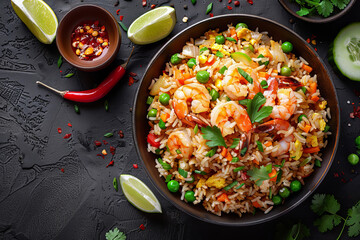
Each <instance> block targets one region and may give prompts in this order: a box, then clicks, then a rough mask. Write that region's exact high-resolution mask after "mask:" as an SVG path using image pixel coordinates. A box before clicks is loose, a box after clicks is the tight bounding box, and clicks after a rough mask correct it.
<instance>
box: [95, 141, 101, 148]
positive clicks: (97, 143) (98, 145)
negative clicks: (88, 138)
mask: <svg viewBox="0 0 360 240" xmlns="http://www.w3.org/2000/svg"><path fill="white" fill-rule="evenodd" d="M94 143H95V145H96V146H97V147H100V146H101V145H102V144H101V142H100V141H94Z"/></svg>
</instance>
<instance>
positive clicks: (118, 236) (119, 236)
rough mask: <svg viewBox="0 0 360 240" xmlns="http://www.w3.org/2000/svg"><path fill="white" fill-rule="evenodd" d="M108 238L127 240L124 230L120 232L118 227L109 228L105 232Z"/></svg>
mask: <svg viewBox="0 0 360 240" xmlns="http://www.w3.org/2000/svg"><path fill="white" fill-rule="evenodd" d="M105 237H106V240H126V235H125V233H123V232H120V231H119V229H118V228H114V230H109V231H108V232H107V233H106V234H105Z"/></svg>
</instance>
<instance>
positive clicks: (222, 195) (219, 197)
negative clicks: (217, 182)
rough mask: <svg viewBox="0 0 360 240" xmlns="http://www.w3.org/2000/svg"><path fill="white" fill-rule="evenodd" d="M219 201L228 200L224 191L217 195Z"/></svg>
mask: <svg viewBox="0 0 360 240" xmlns="http://www.w3.org/2000/svg"><path fill="white" fill-rule="evenodd" d="M216 200H218V201H219V202H225V201H226V202H227V201H229V198H228V195H227V194H226V193H223V194H221V195H220V196H218V197H217V199H216Z"/></svg>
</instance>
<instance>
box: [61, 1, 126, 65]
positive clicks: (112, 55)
mask: <svg viewBox="0 0 360 240" xmlns="http://www.w3.org/2000/svg"><path fill="white" fill-rule="evenodd" d="M83 7H93V8H97V9H99V10H101V11H103V12H104V13H105V14H106V15H108V16H109V17H110V19H111V20H112V22H113V23H114V26H116V30H117V35H118V38H116V40H117V41H116V42H115V43H114V44H116V47H115V50H114V52H113V53H112V54H110V55H109V56H108V57H106V58H105V59H106V60H104V61H102V62H101V63H100V64H99V65H96V66H86V65H79V64H76V63H74V62H73V61H71V59H70V60H69V59H67V58H66V57H65V54H64V52H63V50H62V48H60V47H59V41H60V40H59V39H61V38H58V37H57V36H58V34H59V29H60V25H61V24H64V23H63V22H64V19H65V18H66V17H68V16H69V15H70V14H71V13H72V12H73V11H75V10H77V9H79V8H83ZM120 44H121V32H120V29H119V26H118V22H117V21H116V19H115V17H114V16H113V15H112V14H111V13H110V12H109V11H108V10H106V9H105V8H103V7H100V6H97V5H95V4H80V5H78V6H76V7H74V8H72V9H71V10H69V11H68V12H67V13H66V14H65V15H64V16H63V17H62V19H61V20H60V22H59V25H58V28H57V30H56V47H57V49H58V51H59V52H60V54H61V56H62V57H63V58H64V59H65V60H66V61H67V62H68V63H69V64H71V65H72V66H74V67H76V68H78V69H80V70H83V71H91V70H94V71H97V70H100V69H102V68H103V67H104V66H107V65H108V64H109V63H110V62H111V61H113V57H114V55H117V53H118V51H119V48H120Z"/></svg>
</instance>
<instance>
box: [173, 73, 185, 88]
mask: <svg viewBox="0 0 360 240" xmlns="http://www.w3.org/2000/svg"><path fill="white" fill-rule="evenodd" d="M174 78H175V79H176V80H178V81H179V83H180V84H181V85H184V81H185V78H184V75H183V74H182V72H181V71H180V70H175V72H174Z"/></svg>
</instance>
